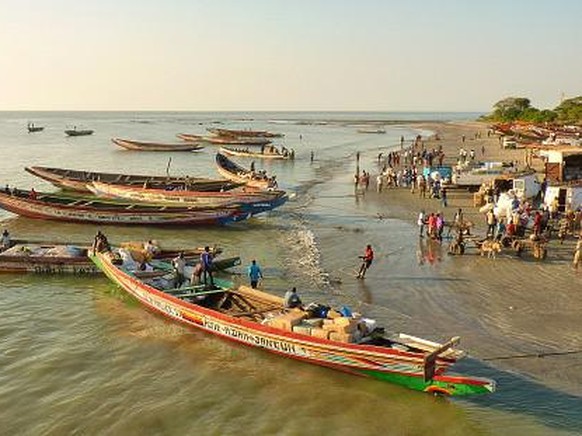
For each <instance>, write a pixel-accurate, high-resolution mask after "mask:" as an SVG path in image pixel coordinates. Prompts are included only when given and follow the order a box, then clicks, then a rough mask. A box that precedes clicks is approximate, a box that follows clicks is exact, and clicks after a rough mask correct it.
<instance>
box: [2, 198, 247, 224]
mask: <svg viewBox="0 0 582 436" xmlns="http://www.w3.org/2000/svg"><path fill="white" fill-rule="evenodd" d="M43 196H44V195H42V194H39V195H38V197H39V198H42V197H43ZM47 197H51V198H53V197H57V196H49V195H47ZM62 198H63V199H67V198H66V197H62ZM67 200H71V199H70V198H68V199H67ZM78 201H79V202H82V201H84V202H85V203H90V202H91V201H90V199H83V198H79V200H78ZM132 206H134V205H131V204H129V203H127V204H125V207H122V205H121V204H117V205H113V204H112V205H110V206H107V205H106V206H105V207H103V208H97V207H91V206H89V205H88V206H79V207H75V206H71V203H69V204H53V203H48V202H46V201H42V200H31V199H29V198H25V197H20V196H14V195H7V194H5V193H0V207H2V208H3V209H5V210H7V211H9V212H12V213H15V214H17V215H21V216H24V217H27V218H33V219H45V220H52V221H65V222H73V223H90V224H117V225H183V226H205V225H223V224H228V223H231V222H235V221H241V220H244V219H247V218H248V217H249V216H250V214H249V213H248V212H244V211H241V210H237V209H233V210H230V209H229V210H222V209H217V210H211V211H195V210H192V211H188V210H187V208H174V210H172V208H171V207H167V208H163V207H160V208H158V210H155V211H154V210H148V211H144V210H141V211H140V210H139V208H137V207H136V209H135V210H132V209H131V207H132Z"/></svg>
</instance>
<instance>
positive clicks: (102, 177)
mask: <svg viewBox="0 0 582 436" xmlns="http://www.w3.org/2000/svg"><path fill="white" fill-rule="evenodd" d="M25 170H26V171H27V172H29V173H30V174H32V175H35V176H37V177H40V178H41V179H43V180H46V181H48V182H50V183H52V184H53V185H55V186H56V187H58V188H61V189H65V190H69V191H77V192H89V193H90V192H91V191H90V190H89V189H88V188H87V184H88V183H91V182H92V181H100V182H105V183H115V184H118V185H130V186H144V185H147V186H148V187H150V188H157V189H195V190H197V191H229V190H231V189H233V188H236V187H238V186H241V185H242V184H241V183H233V182H231V181H229V180H225V179H206V178H199V177H166V176H146V175H138V174H119V173H101V172H95V171H81V170H71V169H66V168H49V167H37V166H35V167H26V168H25Z"/></svg>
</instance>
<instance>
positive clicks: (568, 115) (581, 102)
mask: <svg viewBox="0 0 582 436" xmlns="http://www.w3.org/2000/svg"><path fill="white" fill-rule="evenodd" d="M554 112H556V114H557V118H558V121H560V122H561V123H564V124H582V96H578V97H574V98H569V99H567V100H564V101H563V102H562V103H560V105H559V106H558V107H556V109H554Z"/></svg>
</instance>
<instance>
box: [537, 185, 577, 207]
mask: <svg viewBox="0 0 582 436" xmlns="http://www.w3.org/2000/svg"><path fill="white" fill-rule="evenodd" d="M555 199H557V200H558V211H560V212H565V211H567V210H577V209H578V208H580V207H582V185H578V186H567V185H558V186H548V187H547V188H546V195H545V196H544V203H545V204H546V206H548V207H550V206H551V205H552V203H553V202H554V200H555Z"/></svg>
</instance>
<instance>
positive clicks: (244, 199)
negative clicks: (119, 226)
mask: <svg viewBox="0 0 582 436" xmlns="http://www.w3.org/2000/svg"><path fill="white" fill-rule="evenodd" d="M89 189H91V191H93V193H94V194H96V195H97V196H100V197H106V198H118V199H124V200H126V201H139V202H142V203H144V202H145V203H158V204H170V205H176V204H180V205H182V206H185V205H195V206H199V207H239V208H240V209H241V210H243V211H247V212H250V213H251V214H253V215H256V214H258V213H261V212H266V211H268V210H272V209H274V208H276V207H279V206H281V205H282V204H284V203H285V202H286V201H287V200H288V198H289V197H288V196H287V194H286V193H285V192H284V191H256V190H247V191H241V190H233V191H227V192H198V191H190V190H176V191H167V190H164V189H149V188H141V187H138V186H126V185H114V184H110V183H101V182H93V183H92V184H91V185H90V186H89Z"/></svg>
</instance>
